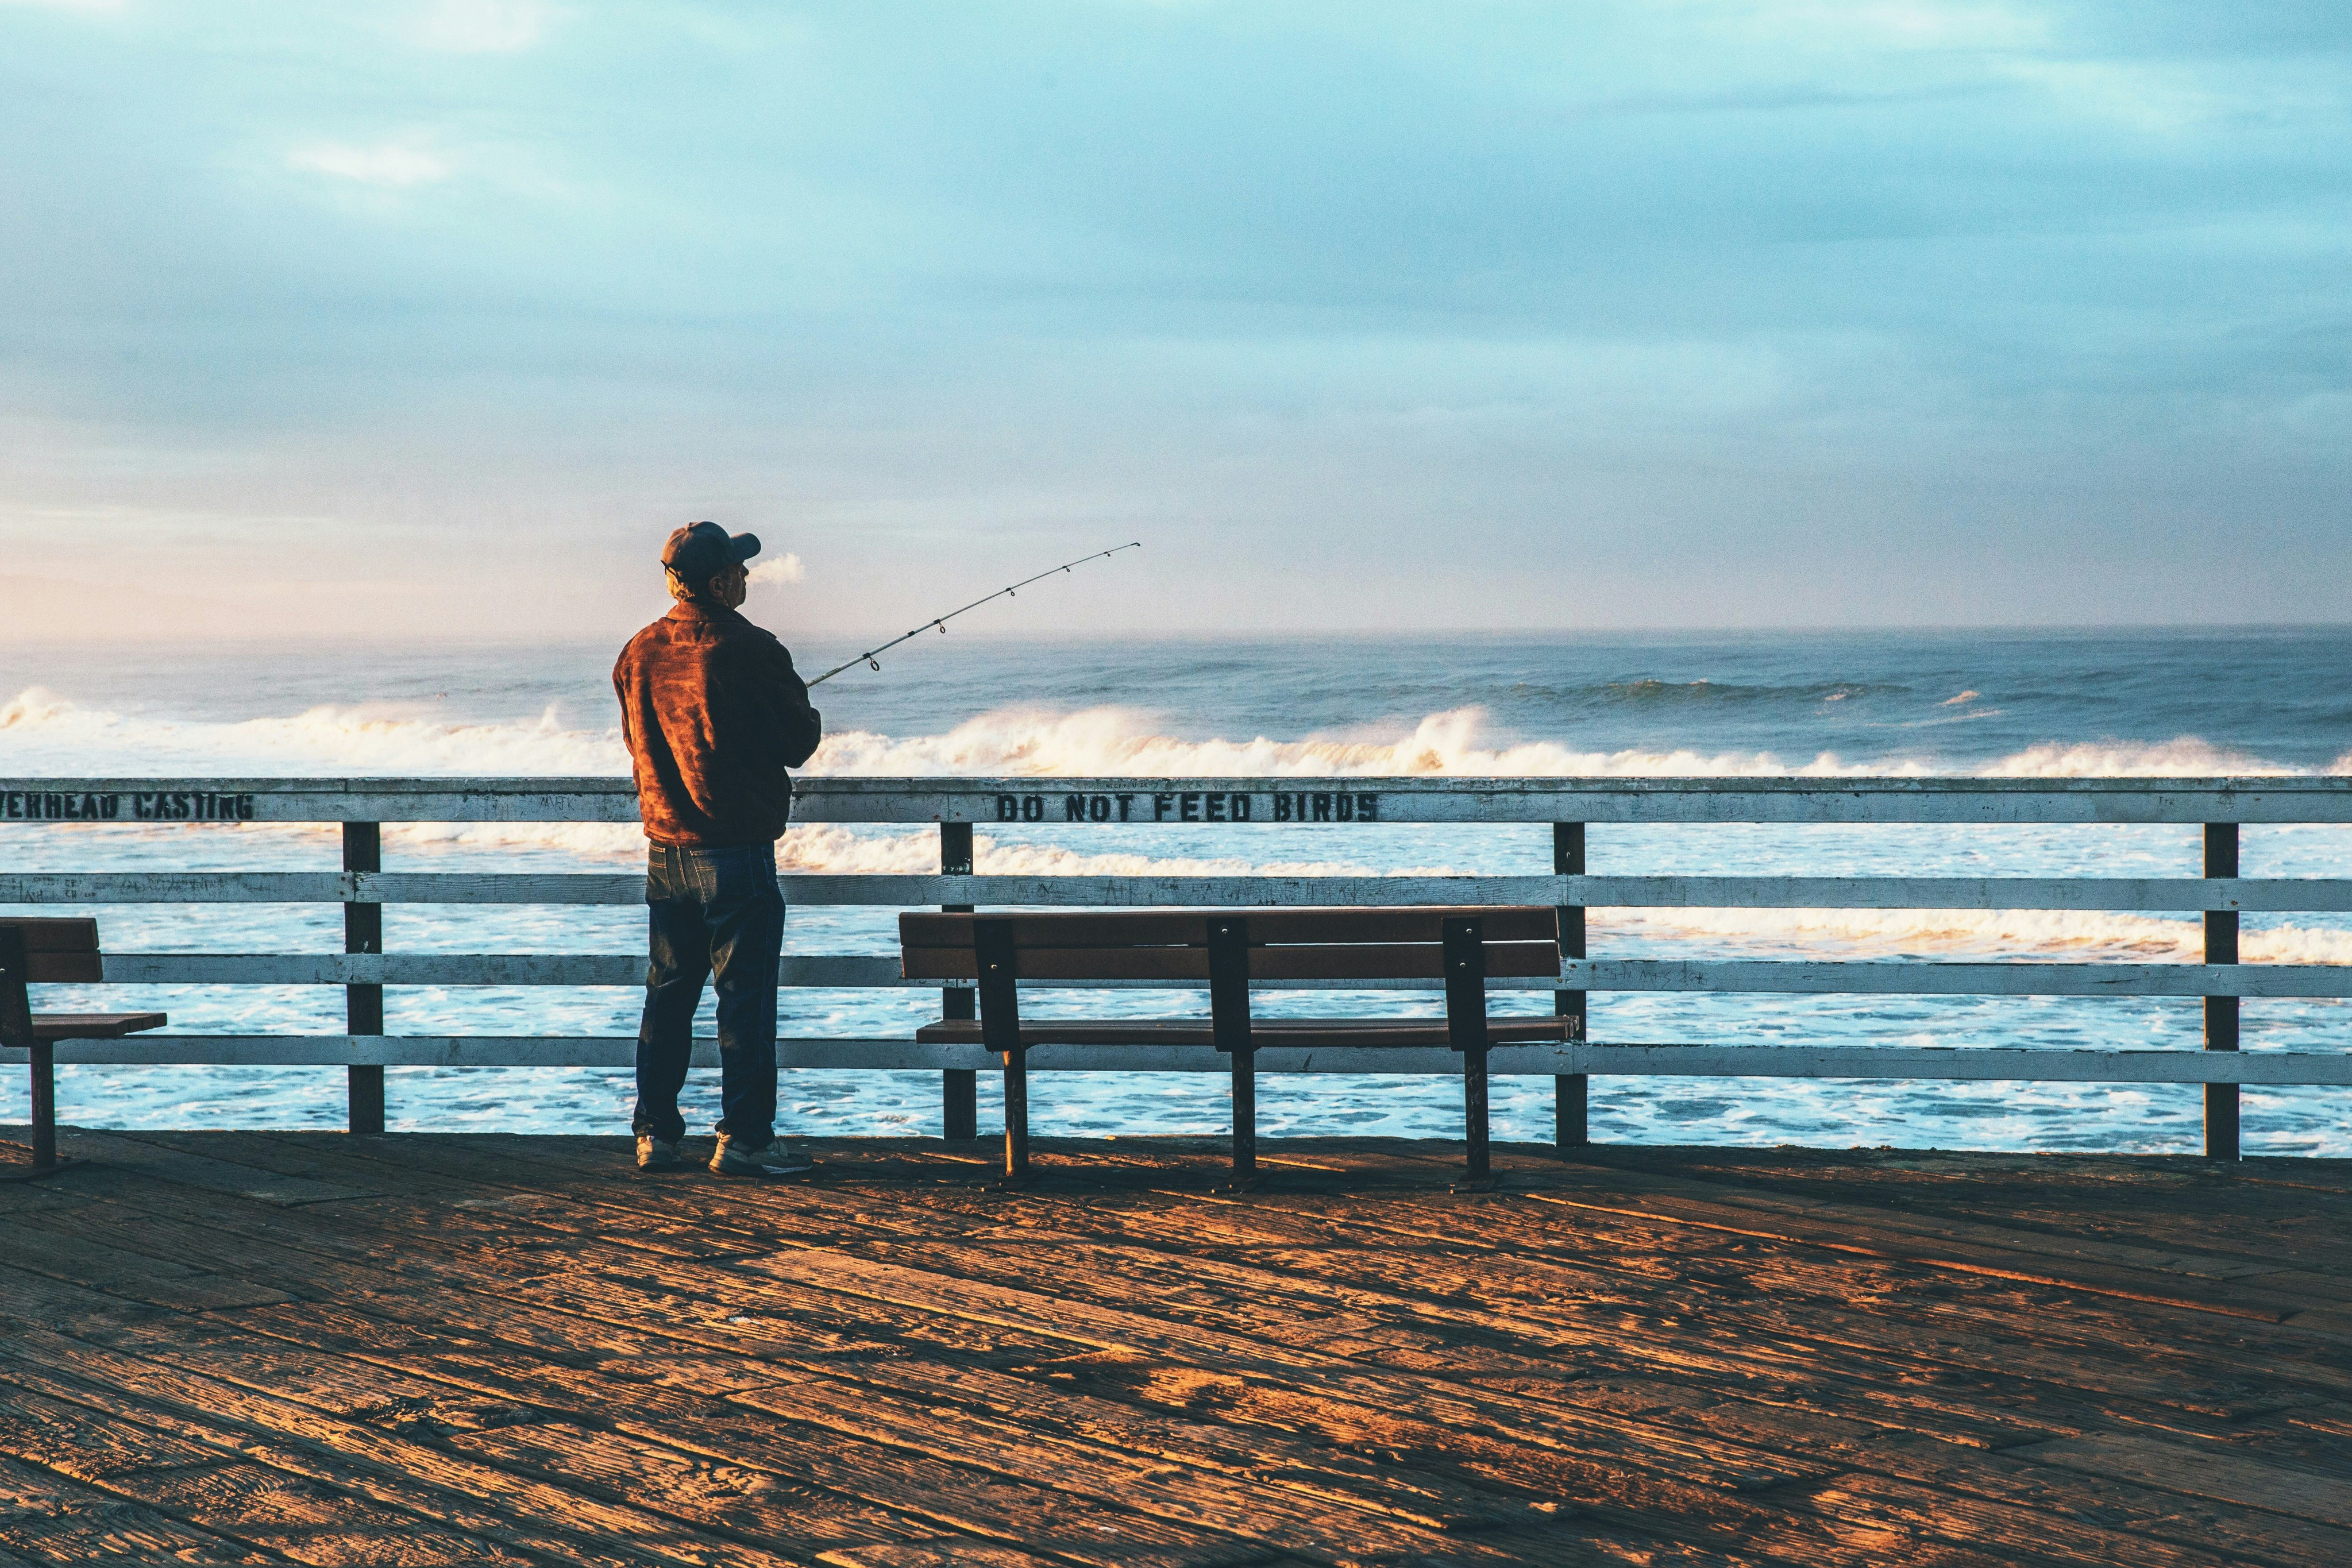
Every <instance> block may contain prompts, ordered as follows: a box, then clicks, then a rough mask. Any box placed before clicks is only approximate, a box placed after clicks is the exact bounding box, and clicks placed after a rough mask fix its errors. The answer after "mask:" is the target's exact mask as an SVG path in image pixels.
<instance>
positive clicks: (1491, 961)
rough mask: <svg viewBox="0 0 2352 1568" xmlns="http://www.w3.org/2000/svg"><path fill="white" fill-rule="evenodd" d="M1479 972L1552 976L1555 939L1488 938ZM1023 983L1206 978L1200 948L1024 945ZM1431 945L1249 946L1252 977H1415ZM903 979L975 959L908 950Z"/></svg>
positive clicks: (1430, 965) (942, 973) (1425, 968)
mask: <svg viewBox="0 0 2352 1568" xmlns="http://www.w3.org/2000/svg"><path fill="white" fill-rule="evenodd" d="M1018 962H1019V966H1020V977H1021V978H1023V979H1024V980H1199V981H1201V982H1202V983H1203V984H1206V983H1207V981H1208V978H1209V950H1208V949H1207V948H1206V947H1032V948H1028V949H1026V950H1024V951H1023V952H1022V953H1021V955H1020V957H1019V960H1018ZM1249 972H1250V978H1252V979H1254V980H1417V979H1434V978H1436V977H1439V976H1440V975H1442V974H1443V973H1444V948H1442V947H1440V946H1438V945H1437V944H1436V943H1434V942H1430V943H1418V942H1416V943H1409V944H1408V943H1374V942H1365V943H1355V944H1350V945H1348V946H1304V945H1302V946H1284V947H1252V948H1251V949H1250V950H1249ZM904 973H905V976H906V977H907V978H908V979H910V980H974V979H978V978H979V977H980V964H979V960H978V958H977V956H975V955H974V953H973V951H972V949H971V948H970V947H909V948H908V949H907V950H906V957H905V962H904ZM1486 973H1487V974H1489V975H1496V976H1510V977H1542V976H1546V975H1558V974H1559V944H1558V943H1556V942H1489V943H1486Z"/></svg>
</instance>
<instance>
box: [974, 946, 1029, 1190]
mask: <svg viewBox="0 0 2352 1568" xmlns="http://www.w3.org/2000/svg"><path fill="white" fill-rule="evenodd" d="M971 935H972V950H973V956H974V957H975V958H976V959H977V960H978V961H979V965H980V1040H981V1043H982V1045H984V1046H986V1047H987V1048H988V1049H989V1050H991V1051H994V1052H996V1054H997V1056H998V1058H999V1059H1000V1060H1001V1061H1003V1063H1004V1182H1005V1185H1006V1186H1020V1185H1021V1184H1022V1183H1023V1182H1024V1181H1026V1180H1028V1179H1029V1063H1028V1060H1027V1052H1026V1051H1024V1049H1023V1048H1022V1044H1021V993H1020V990H1019V988H1017V987H1016V986H1015V985H1014V983H1013V982H1014V977H1015V975H1016V973H1017V969H1018V966H1017V963H1016V960H1015V955H1014V951H1013V922H1012V921H1011V920H1010V919H1008V918H1006V917H1004V916H1003V915H993V916H990V917H987V918H983V919H980V920H975V921H973V922H972V923H971Z"/></svg>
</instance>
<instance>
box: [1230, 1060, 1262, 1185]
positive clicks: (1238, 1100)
mask: <svg viewBox="0 0 2352 1568" xmlns="http://www.w3.org/2000/svg"><path fill="white" fill-rule="evenodd" d="M1256 1179H1257V1052H1256V1051H1252V1050H1250V1049H1248V1048H1247V1047H1244V1048H1243V1049H1242V1050H1240V1051H1235V1052H1234V1186H1246V1185H1248V1184H1249V1183H1250V1182H1253V1181H1255V1180H1256Z"/></svg>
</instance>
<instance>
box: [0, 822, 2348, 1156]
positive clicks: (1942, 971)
mask: <svg viewBox="0 0 2352 1568" xmlns="http://www.w3.org/2000/svg"><path fill="white" fill-rule="evenodd" d="M793 814H794V819H795V821H813V822H895V823H931V822H935V823H938V824H940V846H941V866H942V870H941V873H940V874H938V875H929V876H917V875H897V874H887V875H796V876H787V877H786V878H785V879H784V886H785V896H786V898H787V899H788V900H789V901H790V902H792V903H794V904H835V905H849V904H857V905H879V906H898V907H913V906H936V905H942V904H945V905H965V904H971V905H981V906H999V907H1003V906H1034V905H1126V906H1135V905H1187V906H1216V905H1228V906H1230V905H1244V904H1258V905H1265V904H1292V905H1315V904H1321V905H1332V904H1555V905H1558V906H1559V907H1560V909H1561V910H1562V913H1563V925H1562V929H1563V938H1564V949H1565V951H1566V952H1567V953H1568V954H1570V956H1569V957H1568V958H1567V959H1566V960H1565V961H1564V962H1563V964H1562V966H1561V972H1560V975H1559V978H1558V979H1557V980H1551V979H1537V980H1518V981H1511V980H1497V981H1494V982H1492V985H1493V986H1494V988H1497V989H1502V988H1516V989H1530V990H1549V991H1552V992H1554V993H1555V995H1556V998H1557V1001H1556V1006H1557V1008H1558V1009H1559V1011H1560V1012H1561V1013H1563V1014H1567V1015H1569V1016H1570V1017H1572V1018H1575V1019H1581V1018H1582V1016H1583V1014H1584V1011H1585V994H1586V993H1588V992H1591V991H1740V992H1780V993H1796V992H1811V993H1832V992H1836V993H1870V994H1915V995H1942V996H1949V995H2040V996H2097V997H2124V996H2138V997H2201V998H2207V999H2206V1003H2205V1015H2206V1046H2207V1050H2206V1051H2045V1050H2030V1051H2029V1050H2013V1049H1998V1048H1984V1049H1958V1050H1954V1049H1941V1048H1936V1049H1923V1048H1914V1047H1895V1046H1801V1045H1793V1046H1792V1045H1735V1044H1720V1043H1711V1044H1697V1045H1683V1044H1675V1045H1659V1044H1604V1043H1599V1042H1593V1041H1589V1040H1580V1039H1576V1040H1571V1041H1570V1043H1567V1044H1564V1045H1554V1046H1517V1047H1509V1048H1505V1049H1498V1050H1496V1051H1494V1052H1493V1054H1492V1057H1491V1060H1490V1064H1489V1065H1490V1071H1495V1072H1499V1073H1519V1074H1549V1075H1552V1076H1554V1077H1556V1078H1558V1079H1559V1086H1560V1091H1561V1102H1560V1103H1561V1129H1560V1131H1561V1136H1562V1138H1563V1140H1565V1141H1569V1142H1580V1141H1581V1140H1582V1136H1583V1115H1582V1104H1583V1090H1584V1080H1585V1076H1586V1075H1588V1074H1592V1073H1603V1074H1636V1075H1649V1074H1661V1075H1664V1074H1675V1075H1704V1076H1764V1077H1821V1078H1926V1079H1950V1080H1961V1079H1968V1080H2074V1081H2086V1082H2151V1083H2203V1084H2205V1085H2207V1086H2208V1088H2207V1124H2208V1125H2207V1131H2208V1147H2209V1151H2210V1152H2213V1153H2217V1154H2221V1155H2233V1154H2234V1153H2235V1152H2236V1148H2237V1091H2236V1088H2235V1087H2234V1086H2235V1085H2238V1084H2243V1083H2263V1084H2275V1083H2327V1084H2347V1083H2352V1054H2347V1052H2346V1051H2343V1050H2341V1049H2314V1050H2297V1051H2252V1052H2240V1051H2237V1049H2236V1047H2237V1043H2238V1028H2237V1025H2238V1016H2237V1014H2238V1007H2237V1002H2238V998H2245V997H2295V998H2341V997H2345V996H2347V995H2352V966H2333V965H2290V964H2262V965H2245V966H2241V965H2239V964H2238V963H2237V962H2236V958H2237V917H2238V915H2240V914H2241V913H2245V912H2273V911H2286V912H2343V911H2352V879H2347V878H2335V877H2331V878H2267V879H2265V878H2246V877H2240V876H2238V875H2237V874H2236V871H2237V828H2238V825H2239V824H2242V823H2303V822H2332V823H2346V822H2352V779H2345V778H2325V779H2314V778H2295V779H2061V780H2042V779H1598V780H1597V779H1320V780H1303V779H1263V778H1255V779H840V778H825V779H803V780H802V781H801V783H800V793H799V797H798V800H797V803H796V805H795V808H794V813H793ZM635 820H636V801H635V795H634V793H633V792H632V790H631V789H630V787H629V785H628V783H627V782H626V781H625V780H622V779H12V780H0V823H5V824H7V825H10V826H12V827H13V826H16V825H17V824H25V825H27V826H29V825H31V824H44V823H73V822H101V823H102V822H151V821H160V822H183V823H204V822H246V821H253V822H339V823H341V824H343V841H344V868H343V869H342V870H341V871H331V870H320V871H316V872H219V873H191V872H123V873H85V872H61V873H48V872H26V873H0V904H29V905H40V906H72V905H86V904H236V903H285V904H341V905H342V906H343V907H344V910H345V930H346V943H345V946H347V948H349V949H350V951H348V952H346V953H342V954H317V953H270V954H219V953H109V954H108V955H107V956H106V959H105V979H106V983H107V984H110V985H114V984H121V985H269V986H314V985H315V986H341V987H344V988H346V998H347V1007H348V1009H349V1019H350V1022H349V1026H348V1032H346V1033H343V1034H338V1035H285V1034H268V1035H198V1034H187V1033H168V1034H151V1035H143V1036H134V1037H131V1038H130V1039H125V1040H77V1041H67V1042H64V1043H61V1044H60V1045H59V1047H58V1060H59V1061H68V1062H74V1061H79V1062H92V1063H97V1062H111V1063H124V1064H131V1063H157V1064H160V1063H189V1062H212V1063H255V1064H286V1065H298V1064H310V1065H325V1064H341V1065H343V1066H345V1067H348V1068H351V1069H352V1070H353V1071H352V1086H353V1116H354V1124H355V1125H367V1124H371V1122H373V1123H374V1124H380V1123H381V1116H382V1100H381V1096H382V1069H383V1067H385V1066H388V1065H391V1066H402V1065H427V1066H618V1065H625V1064H626V1063H627V1062H628V1061H631V1060H632V1059H633V1053H634V1049H635V1046H634V1041H633V1040H630V1039H628V1038H623V1037H604V1036H514V1035H469V1036H442V1035H436V1036H402V1035H386V1034H384V1033H383V1032H382V1031H383V990H382V988H383V987H386V986H634V985H638V984H642V983H643V978H644V961H643V959H641V958H638V957H635V956H627V955H611V954H572V955H537V954H513V953H481V954H447V953H433V954H423V953H418V954H402V953H386V952H383V951H382V946H383V944H382V930H383V926H382V914H381V912H382V909H383V906H384V905H386V904H637V903H640V902H641V901H642V899H643V897H644V883H643V879H642V878H641V877H640V876H638V875H635V874H618V875H616V874H611V873H562V874H542V873H533V874H520V875H516V874H481V873H387V872H383V871H382V870H380V869H378V867H379V866H380V864H381V858H380V852H379V849H378V845H379V842H380V837H379V835H380V824H382V823H384V822H420V821H421V822H634V821H635ZM1195 822H1199V823H1246V824H1248V825H1249V826H1250V827H1251V828H1252V829H1253V830H1263V831H1267V832H1270V833H1279V832H1280V831H1282V830H1283V829H1285V828H1286V827H1291V826H1296V825H1300V824H1307V825H1318V824H1330V825H1332V826H1335V827H1338V826H1343V825H1344V826H1349V827H1353V828H1359V829H1361V828H1366V827H1369V826H1372V825H1377V824H1381V823H1399V822H1403V823H1412V822H1456V823H1549V824H1552V827H1553V845H1554V855H1553V863H1554V870H1555V874H1552V875H1549V876H1523V875H1522V876H1442V877H1431V876H1344V877H1307V876H1218V877H1185V876H976V875H972V874H970V868H971V825H972V824H974V823H981V824H1002V825H1004V826H1008V827H1018V826H1024V825H1026V826H1043V825H1051V826H1055V827H1068V828H1073V829H1079V828H1086V827H1094V826H1102V825H1117V824H1119V823H1129V824H1134V823H1147V824H1148V823H1195ZM1723 822H1775V823H1885V822H1911V823H1943V824H1954V825H1968V824H1987V825H1990V824H2020V823H2041V824H2069V823H2081V824H2095V823H2178V824H2181V825H2183V826H2184V827H2196V828H2198V829H2200V830H2201V833H2202V840H2203V846H2204V869H2205V870H2206V872H2207V873H2208V874H2207V875H2205V876H2202V877H1919V876H1885V877H1805V876H1589V875H1585V874H1583V842H1584V833H1585V826H1586V825H1587V824H1602V825H1607V824H1619V823H1723ZM1593 907H1611V908H1675V907H1694V908H1707V909H1724V908H1740V909H1758V908H1796V909H1966V910H2017V909H2031V910H2100V911H2131V912H2174V913H2184V912H2196V913H2199V914H2201V915H2203V916H2204V923H2205V935H2206V945H2207V951H2206V956H2207V959H2208V961H2207V962H2205V963H2202V964H2116V963H2071V964H2048V963H2007V962H2002V963H1957V962H1950V963H1947V962H1935V963H1930V962H1885V961H1861V962H1823V961H1814V960H1780V961H1770V960H1753V959H1720V960H1705V959H1701V960H1681V959H1635V958H1606V957H1602V958H1593V957H1589V956H1586V955H1585V953H1584V942H1583V937H1582V933H1583V928H1584V922H1583V914H1584V911H1585V910H1587V909H1589V908H1593ZM782 980H783V983H784V984H786V985H788V986H804V987H828V988H909V986H910V983H909V982H908V981H905V980H903V979H901V978H900V977H899V976H898V962H897V960H896V959H895V958H894V957H888V956H787V957H786V958H785V959H784V960H783V965H782ZM1052 984H1053V985H1054V986H1055V988H1070V987H1072V986H1073V985H1074V984H1075V983H1074V982H1068V981H1055V982H1053V983H1052ZM1134 984H1135V983H1132V982H1124V981H1122V982H1118V985H1119V986H1121V987H1122V988H1127V987H1131V986H1134ZM1164 984H1166V985H1168V986H1170V987H1171V988H1195V989H1196V987H1184V985H1183V983H1181V982H1166V983H1164ZM1440 984H1441V982H1438V981H1435V980H1432V981H1429V982H1427V983H1426V988H1430V989H1435V988H1438V987H1439V986H1440ZM1317 987H1322V988H1335V989H1349V990H1362V989H1365V987H1364V986H1363V985H1362V984H1361V983H1360V982H1354V981H1349V982H1314V981H1299V982H1270V983H1268V984H1267V985H1266V987H1265V988H1269V989H1278V988H1317ZM916 988H919V989H925V990H934V991H935V990H936V988H935V987H932V986H929V985H926V986H921V987H916ZM1384 988H1386V989H1396V988H1407V987H1396V986H1391V987H1384ZM1572 1032H1573V1033H1575V1034H1579V1035H1580V1034H1581V1030H1580V1029H1578V1030H1573V1031H1572ZM711 1050H712V1048H711V1046H710V1044H709V1042H708V1041H705V1042H702V1044H701V1045H700V1047H699V1048H698V1052H699V1054H698V1060H703V1061H706V1062H707V1061H712V1060H715V1057H714V1056H712V1054H711ZM16 1055H17V1056H18V1057H19V1058H21V1056H22V1053H21V1052H18V1053H16ZM779 1058H780V1061H782V1063H783V1064H784V1065H785V1066H787V1067H793V1068H810V1067H829V1068H876V1069H880V1068H893V1069H907V1068H918V1069H929V1070H938V1071H943V1072H945V1073H947V1074H948V1080H947V1082H948V1098H949V1111H950V1130H951V1131H954V1130H956V1128H955V1123H956V1122H957V1120H958V1116H957V1103H958V1098H959V1090H960V1089H961V1094H962V1097H963V1098H964V1100H965V1101H966V1102H968V1099H969V1088H970V1082H971V1080H970V1077H969V1075H970V1074H971V1072H972V1071H975V1070H977V1069H981V1068H984V1067H988V1066H991V1065H993V1063H994V1059H993V1058H992V1057H990V1056H988V1055H987V1054H986V1053H985V1052H983V1051H980V1050H979V1049H978V1048H977V1047H962V1046H929V1045H918V1044H916V1043H915V1042H914V1041H913V1040H873V1039H837V1038H835V1039H793V1040H782V1041H781V1042H779ZM1293 1058H1296V1060H1293ZM0 1060H5V1057H0ZM1029 1064H1030V1065H1031V1066H1032V1067H1033V1068H1035V1069H1039V1070H1044V1071H1054V1070H1057V1069H1061V1070H1077V1071H1087V1070H1114V1069H1115V1070H1123V1071H1139V1070H1140V1071H1154V1070H1165V1071H1223V1061H1222V1059H1221V1058H1219V1057H1217V1056H1216V1054H1215V1053H1214V1052H1213V1051H1206V1050H1197V1051H1196V1050H1191V1049H1186V1048H1166V1049H1151V1048H1134V1047H1115V1048H1113V1047H1081V1046H1069V1047H1044V1048H1038V1049H1036V1050H1034V1051H1031V1052H1030V1053H1029ZM1258 1064H1259V1069H1260V1071H1273V1072H1281V1071H1322V1072H1450V1071H1458V1063H1456V1062H1455V1061H1454V1058H1453V1057H1452V1055H1451V1053H1449V1052H1444V1051H1394V1050H1364V1051H1312V1052H1307V1051H1261V1052H1260V1053H1259V1056H1258ZM371 1094H373V1097H374V1098H373V1105H370V1104H368V1103H366V1102H367V1101H368V1098H369V1096H370V1095H371Z"/></svg>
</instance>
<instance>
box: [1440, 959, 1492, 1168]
mask: <svg viewBox="0 0 2352 1568" xmlns="http://www.w3.org/2000/svg"><path fill="white" fill-rule="evenodd" d="M1439 930H1440V932H1441V934H1442V935H1443V936H1444V945H1445V957H1444V961H1445V1032H1446V1037H1447V1040H1448V1041H1449V1042H1450V1043H1451V1044H1452V1045H1453V1047H1454V1050H1456V1051H1460V1052H1461V1053H1462V1113H1463V1120H1464V1122H1465V1133H1466V1142H1467V1143H1468V1145H1469V1149H1468V1153H1467V1157H1466V1161H1465V1168H1464V1171H1463V1185H1465V1186H1472V1187H1481V1186H1486V1185H1487V1183H1488V1182H1489V1181H1490V1180H1491V1179H1492V1177H1491V1176H1490V1175H1489V1167H1488V1165H1487V1160H1486V922H1485V921H1484V920H1482V919H1480V918H1478V917H1477V916H1476V915H1467V916H1449V917H1447V919H1446V920H1445V922H1444V924H1443V925H1441V926H1440V927H1439Z"/></svg>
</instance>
